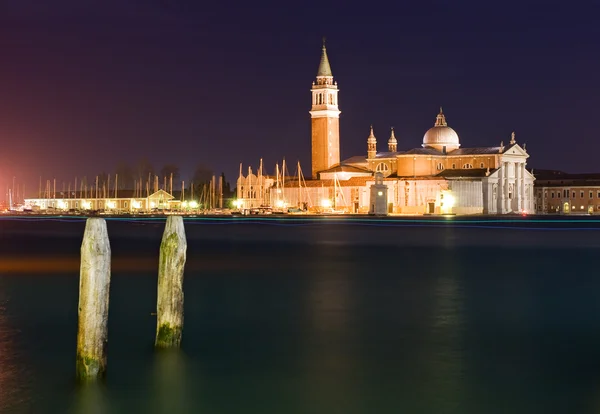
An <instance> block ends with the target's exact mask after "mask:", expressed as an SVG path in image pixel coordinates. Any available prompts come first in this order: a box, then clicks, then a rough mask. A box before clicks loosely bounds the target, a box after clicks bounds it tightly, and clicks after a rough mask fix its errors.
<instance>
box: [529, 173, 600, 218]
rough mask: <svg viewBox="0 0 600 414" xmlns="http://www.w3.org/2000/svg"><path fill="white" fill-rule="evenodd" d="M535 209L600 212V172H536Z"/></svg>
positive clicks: (549, 212) (584, 212)
mask: <svg viewBox="0 0 600 414" xmlns="http://www.w3.org/2000/svg"><path fill="white" fill-rule="evenodd" d="M535 176H536V182H535V187H536V188H535V210H536V212H537V213H539V214H600V174H598V173H595V174H568V173H565V172H562V171H555V170H536V172H535Z"/></svg>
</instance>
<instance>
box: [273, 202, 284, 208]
mask: <svg viewBox="0 0 600 414" xmlns="http://www.w3.org/2000/svg"><path fill="white" fill-rule="evenodd" d="M275 205H276V206H277V207H280V208H281V207H284V206H285V203H284V202H283V200H278V201H277V203H276V204H275Z"/></svg>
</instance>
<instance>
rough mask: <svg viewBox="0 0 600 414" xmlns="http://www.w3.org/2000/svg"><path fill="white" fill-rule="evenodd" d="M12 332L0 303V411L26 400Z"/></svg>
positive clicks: (21, 403)
mask: <svg viewBox="0 0 600 414" xmlns="http://www.w3.org/2000/svg"><path fill="white" fill-rule="evenodd" d="M14 333H15V331H14V330H13V329H11V328H10V326H9V324H8V318H7V316H6V308H5V307H4V306H3V305H2V303H0V412H10V411H11V409H14V408H16V407H17V406H19V407H20V408H23V407H24V405H25V403H26V401H25V400H24V399H23V398H22V395H21V393H20V392H19V391H20V384H19V381H18V379H17V376H18V371H17V366H16V363H15V357H16V355H15V347H14Z"/></svg>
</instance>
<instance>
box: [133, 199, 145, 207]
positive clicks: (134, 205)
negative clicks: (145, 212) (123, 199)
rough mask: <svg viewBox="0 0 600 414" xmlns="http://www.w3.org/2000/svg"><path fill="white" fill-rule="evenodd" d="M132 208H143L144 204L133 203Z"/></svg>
mask: <svg viewBox="0 0 600 414" xmlns="http://www.w3.org/2000/svg"><path fill="white" fill-rule="evenodd" d="M131 207H133V208H141V207H142V203H140V202H139V201H135V200H134V201H132V202H131Z"/></svg>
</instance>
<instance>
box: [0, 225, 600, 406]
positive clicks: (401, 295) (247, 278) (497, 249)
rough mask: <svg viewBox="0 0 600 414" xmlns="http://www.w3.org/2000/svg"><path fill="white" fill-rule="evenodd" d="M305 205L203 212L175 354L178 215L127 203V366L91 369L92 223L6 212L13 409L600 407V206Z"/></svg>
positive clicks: (192, 242)
mask: <svg viewBox="0 0 600 414" xmlns="http://www.w3.org/2000/svg"><path fill="white" fill-rule="evenodd" d="M290 223H291V222H285V221H281V222H254V223H251V222H250V221H246V222H236V223H234V224H232V223H225V222H220V223H219V224H207V223H206V222H192V221H187V222H186V230H187V233H188V242H189V245H188V262H187V267H186V275H185V278H186V279H185V327H184V333H183V344H182V349H181V351H180V352H173V353H169V352H163V353H156V352H154V350H153V347H152V345H153V341H154V333H155V324H156V319H155V317H154V316H152V315H151V313H152V312H155V308H156V269H157V262H158V246H159V244H160V237H161V234H162V229H163V226H164V222H161V221H157V222H144V223H129V222H119V221H109V224H108V225H109V234H110V236H111V244H112V253H113V274H112V282H111V297H110V318H109V349H108V352H109V354H108V376H107V379H106V383H105V384H104V385H101V386H96V387H94V386H92V387H80V386H76V385H75V383H74V369H75V345H76V332H77V301H78V283H79V278H78V275H79V272H78V265H79V247H80V244H81V237H82V235H83V227H84V222H82V221H66V222H48V221H41V222H40V221H0V412H2V413H13V412H14V413H21V412H23V413H86V414H87V413H137V412H139V413H168V414H175V413H327V414H331V413H461V414H470V413H478V414H481V413H538V412H539V413H598V412H600V270H599V269H600V231H598V230H596V229H595V226H597V225H598V224H597V223H593V222H587V221H581V222H580V223H578V224H577V225H576V226H572V227H577V228H571V229H569V228H565V227H564V226H562V225H561V224H556V223H545V224H544V223H542V224H535V223H534V222H531V224H528V222H523V223H524V224H523V223H520V224H519V226H518V228H507V227H514V226H512V225H509V224H495V225H493V226H489V227H485V226H484V227H482V226H479V225H475V224H474V225H467V226H462V225H458V224H440V225H433V226H416V227H414V226H413V225H411V224H410V223H408V224H407V223H404V224H402V225H398V226H392V225H389V223H387V224H386V223H385V222H384V223H383V224H382V223H379V224H376V223H375V222H372V223H371V224H369V223H366V224H365V223H362V224H357V223H346V224H345V225H341V224H340V222H339V221H338V222H334V221H322V222H318V223H312V224H306V225H291V224H290ZM561 226H562V227H561ZM528 227H531V228H528ZM567 227H568V226H567ZM559 228H560V229H559Z"/></svg>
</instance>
